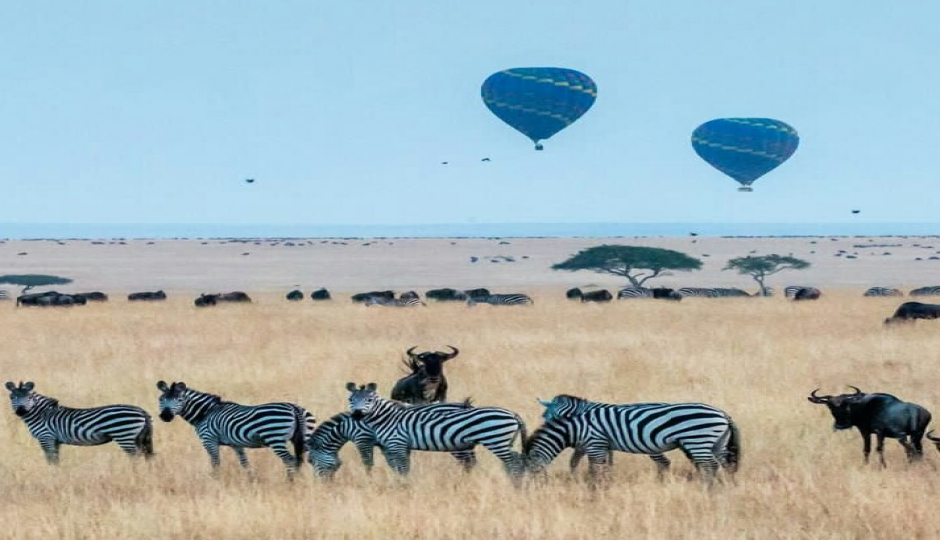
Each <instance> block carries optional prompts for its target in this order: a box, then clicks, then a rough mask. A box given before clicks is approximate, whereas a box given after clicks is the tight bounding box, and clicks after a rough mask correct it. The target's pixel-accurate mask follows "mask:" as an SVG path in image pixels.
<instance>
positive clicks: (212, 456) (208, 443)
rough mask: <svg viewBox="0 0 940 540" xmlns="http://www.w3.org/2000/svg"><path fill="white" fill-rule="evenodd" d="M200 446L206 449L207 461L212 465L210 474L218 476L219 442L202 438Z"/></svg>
mask: <svg viewBox="0 0 940 540" xmlns="http://www.w3.org/2000/svg"><path fill="white" fill-rule="evenodd" d="M202 447H203V448H205V449H206V452H207V453H208V454H209V463H210V464H211V465H212V476H214V477H218V476H219V465H220V464H221V461H220V459H219V443H218V442H216V441H214V440H212V439H203V441H202Z"/></svg>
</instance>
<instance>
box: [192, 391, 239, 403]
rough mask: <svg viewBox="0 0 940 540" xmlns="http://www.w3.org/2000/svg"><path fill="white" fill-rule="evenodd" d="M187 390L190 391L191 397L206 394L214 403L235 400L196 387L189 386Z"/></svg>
mask: <svg viewBox="0 0 940 540" xmlns="http://www.w3.org/2000/svg"><path fill="white" fill-rule="evenodd" d="M186 390H187V391H188V392H189V395H190V396H191V397H200V396H205V397H206V398H208V399H209V400H210V401H212V402H213V403H234V402H233V401H226V400H224V399H222V396H220V395H218V394H210V393H209V392H200V391H199V390H196V389H195V388H187V389H186Z"/></svg>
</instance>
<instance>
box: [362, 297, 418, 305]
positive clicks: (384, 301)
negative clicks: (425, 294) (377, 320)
mask: <svg viewBox="0 0 940 540" xmlns="http://www.w3.org/2000/svg"><path fill="white" fill-rule="evenodd" d="M365 304H366V305H367V306H385V307H417V306H426V305H427V304H425V303H424V302H422V301H421V299H420V298H417V297H410V296H409V297H404V296H403V297H401V298H391V299H388V298H381V297H378V296H370V297H369V298H367V299H366V301H365Z"/></svg>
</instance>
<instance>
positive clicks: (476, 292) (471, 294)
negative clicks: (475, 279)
mask: <svg viewBox="0 0 940 540" xmlns="http://www.w3.org/2000/svg"><path fill="white" fill-rule="evenodd" d="M463 293H464V294H466V295H467V298H482V297H484V296H489V295H490V290H489V289H484V288H482V287H480V288H478V289H467V290H465V291H464V292H463Z"/></svg>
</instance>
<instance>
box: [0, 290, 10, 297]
mask: <svg viewBox="0 0 940 540" xmlns="http://www.w3.org/2000/svg"><path fill="white" fill-rule="evenodd" d="M9 299H10V293H9V291H7V290H6V289H0V300H9Z"/></svg>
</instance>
